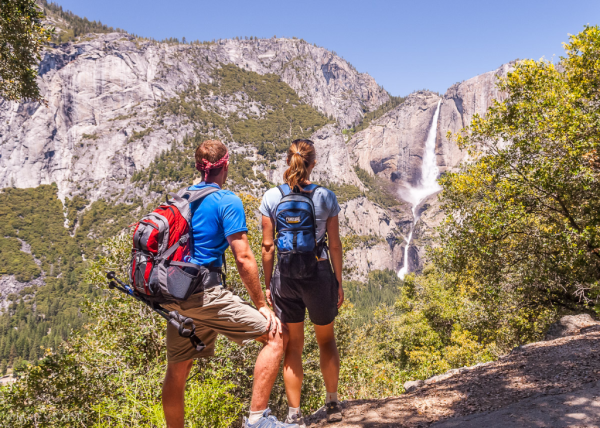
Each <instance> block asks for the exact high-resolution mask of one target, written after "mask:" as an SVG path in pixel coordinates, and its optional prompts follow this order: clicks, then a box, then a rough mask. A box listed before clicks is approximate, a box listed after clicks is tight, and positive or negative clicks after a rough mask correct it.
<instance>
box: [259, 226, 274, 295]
mask: <svg viewBox="0 0 600 428" xmlns="http://www.w3.org/2000/svg"><path fill="white" fill-rule="evenodd" d="M274 230H275V226H274V225H273V220H271V218H270V217H266V216H264V215H263V216H262V234H263V241H262V265H263V271H264V273H265V288H266V291H267V302H269V305H271V306H273V300H272V299H271V289H270V287H271V277H272V276H273V264H274V260H275V242H274V241H273V237H274V236H275V235H274V233H273V231H274Z"/></svg>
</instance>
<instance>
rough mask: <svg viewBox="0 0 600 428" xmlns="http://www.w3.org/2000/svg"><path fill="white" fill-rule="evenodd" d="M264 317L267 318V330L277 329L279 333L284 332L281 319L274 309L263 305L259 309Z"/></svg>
mask: <svg viewBox="0 0 600 428" xmlns="http://www.w3.org/2000/svg"><path fill="white" fill-rule="evenodd" d="M258 312H260V313H261V315H262V316H263V317H265V318H266V319H267V330H272V331H275V332H277V333H279V334H282V333H283V327H281V321H280V320H279V318H277V317H276V316H275V314H274V313H273V311H272V310H271V309H269V308H267V307H266V306H263V307H262V308H260V309H259V310H258Z"/></svg>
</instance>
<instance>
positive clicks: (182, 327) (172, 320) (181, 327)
mask: <svg viewBox="0 0 600 428" xmlns="http://www.w3.org/2000/svg"><path fill="white" fill-rule="evenodd" d="M169 324H171V325H172V326H173V327H175V328H176V329H177V332H178V333H179V335H180V336H181V337H187V338H189V339H190V340H191V342H192V344H193V345H194V347H195V348H196V351H198V352H202V350H203V349H204V348H206V345H205V344H204V343H203V342H202V340H200V338H199V337H198V336H196V326H195V325H194V320H192V319H191V318H188V317H184V316H183V315H181V314H180V313H179V312H177V311H171V312H169Z"/></svg>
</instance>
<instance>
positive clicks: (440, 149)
mask: <svg viewBox="0 0 600 428" xmlns="http://www.w3.org/2000/svg"><path fill="white" fill-rule="evenodd" d="M514 64H515V63H514V62H511V63H508V64H504V65H502V66H500V67H499V68H498V69H496V70H494V71H489V72H487V73H484V74H481V75H479V76H475V77H473V78H471V79H469V80H466V81H464V82H461V83H456V84H454V85H452V86H451V87H450V88H449V89H448V90H447V91H446V93H445V94H444V97H443V100H442V105H441V108H440V117H439V123H438V137H437V144H436V154H437V160H438V165H439V167H440V172H445V171H448V170H451V169H452V168H454V167H455V166H457V165H458V164H459V163H460V162H461V161H462V160H463V159H464V157H465V155H466V154H465V153H464V152H462V151H461V150H460V149H459V148H458V146H457V145H456V144H455V143H454V142H453V141H450V140H448V137H447V133H448V131H450V132H452V133H457V132H459V131H460V130H461V129H463V128H464V127H466V126H469V125H470V123H471V120H472V119H473V116H474V115H475V114H479V115H481V116H483V115H485V112H486V111H487V109H488V108H489V107H491V106H492V105H493V103H494V100H502V99H503V98H504V94H502V93H501V92H500V91H499V90H498V88H497V87H496V83H497V81H498V78H499V77H504V76H506V74H507V73H508V72H509V71H511V70H512V69H513V68H514Z"/></svg>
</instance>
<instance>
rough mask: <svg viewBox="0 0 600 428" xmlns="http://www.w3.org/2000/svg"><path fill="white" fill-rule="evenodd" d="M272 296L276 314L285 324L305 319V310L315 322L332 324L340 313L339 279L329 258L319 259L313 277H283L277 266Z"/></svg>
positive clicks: (272, 283)
mask: <svg viewBox="0 0 600 428" xmlns="http://www.w3.org/2000/svg"><path fill="white" fill-rule="evenodd" d="M271 297H272V298H273V305H274V306H275V314H276V315H277V317H278V318H279V319H280V320H281V321H282V322H284V323H295V322H303V321H304V314H305V313H306V309H308V316H309V317H310V320H311V321H312V322H313V324H316V325H327V324H331V323H332V322H333V320H334V319H335V317H336V316H337V314H338V309H337V303H338V282H337V279H336V277H335V275H334V273H333V270H332V269H331V264H330V263H329V260H322V261H320V262H318V264H317V272H316V274H315V276H314V277H313V278H310V279H291V278H285V277H281V276H280V275H279V269H277V268H276V269H275V274H274V275H273V279H272V280H271Z"/></svg>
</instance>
